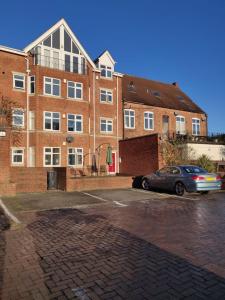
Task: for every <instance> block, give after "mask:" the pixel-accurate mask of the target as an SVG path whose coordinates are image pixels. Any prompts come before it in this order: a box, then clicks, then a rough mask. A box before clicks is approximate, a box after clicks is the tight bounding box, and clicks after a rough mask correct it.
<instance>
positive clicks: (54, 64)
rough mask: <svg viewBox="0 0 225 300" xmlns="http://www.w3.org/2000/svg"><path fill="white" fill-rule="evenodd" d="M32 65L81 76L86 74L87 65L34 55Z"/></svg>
mask: <svg viewBox="0 0 225 300" xmlns="http://www.w3.org/2000/svg"><path fill="white" fill-rule="evenodd" d="M34 64H35V65H39V66H43V67H46V68H51V69H56V70H62V71H66V72H71V73H75V74H83V75H86V74H87V65H86V63H85V61H84V62H81V63H77V62H75V61H70V60H62V59H58V58H53V57H49V56H44V55H40V54H35V55H34Z"/></svg>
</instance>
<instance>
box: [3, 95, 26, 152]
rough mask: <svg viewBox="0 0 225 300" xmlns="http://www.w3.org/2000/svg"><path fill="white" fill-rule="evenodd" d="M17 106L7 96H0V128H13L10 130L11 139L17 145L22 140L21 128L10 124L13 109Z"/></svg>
mask: <svg viewBox="0 0 225 300" xmlns="http://www.w3.org/2000/svg"><path fill="white" fill-rule="evenodd" d="M18 106H19V105H18V103H17V102H16V101H13V100H11V99H9V98H6V97H3V96H2V98H1V99H0V128H1V129H5V128H8V129H13V131H12V132H11V140H12V144H13V145H15V146H19V145H20V144H21V140H22V135H21V128H20V127H18V126H17V127H16V126H14V125H12V117H13V109H14V108H15V107H18Z"/></svg>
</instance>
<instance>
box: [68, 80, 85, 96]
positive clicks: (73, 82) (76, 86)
mask: <svg viewBox="0 0 225 300" xmlns="http://www.w3.org/2000/svg"><path fill="white" fill-rule="evenodd" d="M71 83H72V84H74V86H70V88H73V89H74V97H69V84H71ZM78 85H81V86H80V87H79V86H78ZM77 90H80V91H81V97H80V98H79V97H77ZM67 98H68V99H76V100H83V83H82V82H75V81H70V80H68V81H67Z"/></svg>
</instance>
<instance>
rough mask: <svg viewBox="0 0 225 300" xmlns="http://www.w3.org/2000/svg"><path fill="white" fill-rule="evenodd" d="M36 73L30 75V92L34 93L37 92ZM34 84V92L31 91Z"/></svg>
mask: <svg viewBox="0 0 225 300" xmlns="http://www.w3.org/2000/svg"><path fill="white" fill-rule="evenodd" d="M35 79H36V78H35V75H30V76H29V94H30V95H34V94H35V88H36V86H35V85H36V82H35ZM32 83H33V84H34V92H31V84H32Z"/></svg>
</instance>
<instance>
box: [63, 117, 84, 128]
mask: <svg viewBox="0 0 225 300" xmlns="http://www.w3.org/2000/svg"><path fill="white" fill-rule="evenodd" d="M67 129H68V131H69V132H82V131H83V117H82V116H81V115H73V114H68V115H67Z"/></svg>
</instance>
